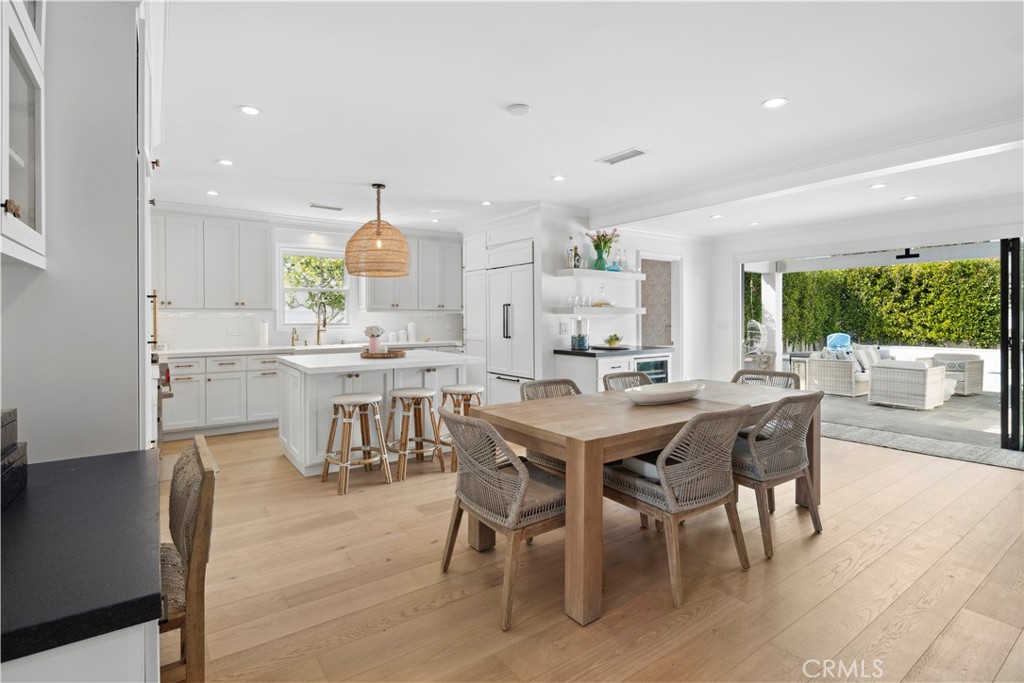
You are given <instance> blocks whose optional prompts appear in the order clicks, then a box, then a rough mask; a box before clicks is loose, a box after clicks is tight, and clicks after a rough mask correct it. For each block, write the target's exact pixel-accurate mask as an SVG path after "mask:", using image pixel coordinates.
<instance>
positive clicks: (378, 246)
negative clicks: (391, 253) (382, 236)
mask: <svg viewBox="0 0 1024 683" xmlns="http://www.w3.org/2000/svg"><path fill="white" fill-rule="evenodd" d="M383 246H384V245H383V244H381V241H380V240H377V248H378V249H380V248H381V247H383Z"/></svg>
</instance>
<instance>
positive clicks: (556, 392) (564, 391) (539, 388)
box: [519, 379, 583, 477]
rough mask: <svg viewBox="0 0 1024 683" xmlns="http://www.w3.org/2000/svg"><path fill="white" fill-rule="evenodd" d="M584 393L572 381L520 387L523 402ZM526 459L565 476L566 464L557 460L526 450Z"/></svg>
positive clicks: (543, 380)
mask: <svg viewBox="0 0 1024 683" xmlns="http://www.w3.org/2000/svg"><path fill="white" fill-rule="evenodd" d="M582 393H583V392H582V391H580V388H579V387H578V386H577V385H576V382H573V381H572V380H571V379H538V380H534V381H532V382H523V383H522V384H520V385H519V398H520V399H521V400H523V401H534V400H536V399H540V398H559V397H560V396H579V395H580V394H582ZM526 459H527V460H529V461H530V462H532V463H533V464H534V465H537V466H538V467H541V468H543V469H545V470H547V471H548V472H551V473H553V474H558V475H561V476H563V477H564V476H565V463H564V462H562V461H561V460H558V459H557V458H552V457H551V456H549V455H545V454H543V453H539V452H537V451H534V450H531V449H529V448H527V449H526Z"/></svg>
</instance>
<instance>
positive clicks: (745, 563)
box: [725, 498, 750, 570]
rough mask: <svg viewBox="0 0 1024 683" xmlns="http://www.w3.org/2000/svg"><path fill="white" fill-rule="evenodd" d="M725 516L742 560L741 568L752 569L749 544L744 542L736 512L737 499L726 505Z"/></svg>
mask: <svg viewBox="0 0 1024 683" xmlns="http://www.w3.org/2000/svg"><path fill="white" fill-rule="evenodd" d="M725 514H726V515H728V516H729V529H730V530H731V531H732V540H733V543H735V544H736V554H737V555H739V558H740V566H741V567H743V569H744V570H746V569H750V558H748V557H747V544H746V543H745V542H744V541H743V527H742V526H740V514H739V512H737V510H736V499H735V498H733V499H731V500H729V501H728V502H727V503H726V504H725Z"/></svg>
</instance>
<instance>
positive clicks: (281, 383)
mask: <svg viewBox="0 0 1024 683" xmlns="http://www.w3.org/2000/svg"><path fill="white" fill-rule="evenodd" d="M277 373H278V376H277V380H278V386H277V392H278V397H277V398H278V403H277V413H278V418H279V422H278V426H277V434H278V437H279V438H280V439H281V442H282V444H283V445H284V447H285V448H286V449H287V450H288V451H289V452H290V453H291V454H292V456H293V457H297V456H298V454H299V453H300V452H301V451H302V429H303V427H304V425H305V418H306V412H305V410H303V405H302V392H301V391H300V389H301V383H302V374H301V373H300V372H299V371H298V370H296V369H295V368H290V367H288V366H286V365H283V366H281V369H280V370H278V371H277Z"/></svg>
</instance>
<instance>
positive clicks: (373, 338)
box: [363, 325, 384, 353]
mask: <svg viewBox="0 0 1024 683" xmlns="http://www.w3.org/2000/svg"><path fill="white" fill-rule="evenodd" d="M363 334H365V335H366V336H367V337H369V338H370V344H369V347H370V349H369V350H370V353H380V337H381V335H382V334H384V328H383V327H381V326H380V325H370V326H369V327H367V328H366V329H365V330H363Z"/></svg>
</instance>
